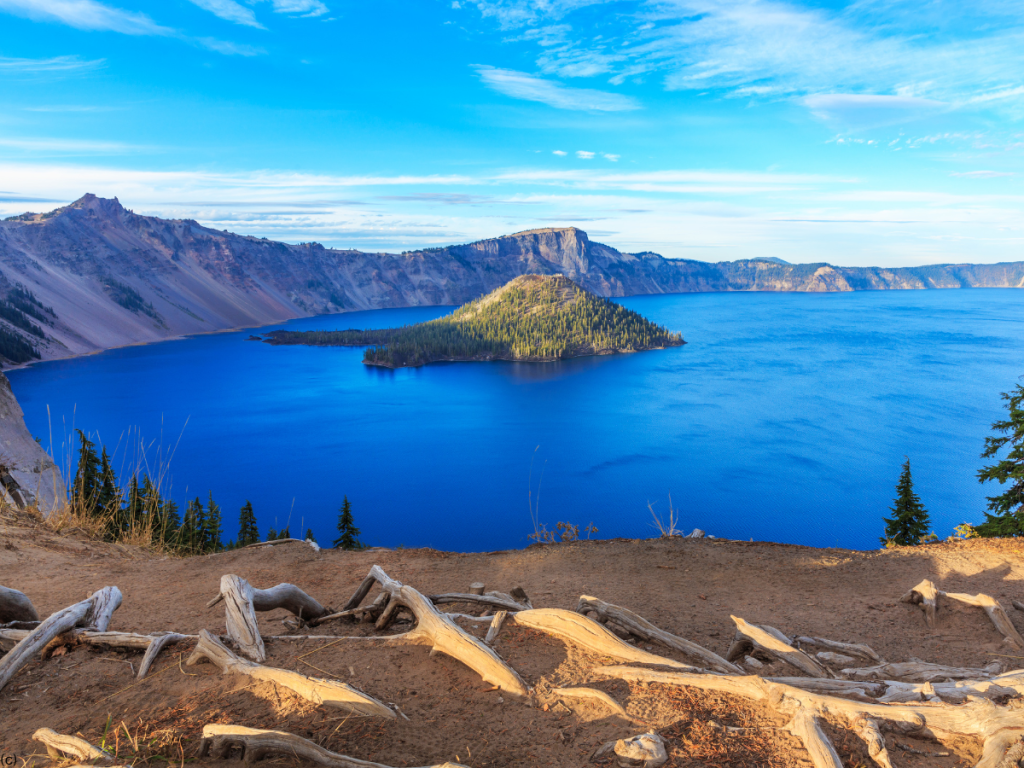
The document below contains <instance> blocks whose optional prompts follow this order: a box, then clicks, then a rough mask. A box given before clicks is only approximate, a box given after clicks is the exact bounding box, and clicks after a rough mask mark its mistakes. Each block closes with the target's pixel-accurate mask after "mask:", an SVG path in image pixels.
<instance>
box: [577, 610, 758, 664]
mask: <svg viewBox="0 0 1024 768" xmlns="http://www.w3.org/2000/svg"><path fill="white" fill-rule="evenodd" d="M588 611H592V612H594V613H596V614H597V615H598V617H599V618H601V619H604V621H602V622H601V623H602V624H604V623H605V621H614V622H615V623H616V624H618V625H619V626H620V627H622V628H623V629H625V630H627V631H628V632H631V633H632V634H634V635H636V636H637V637H640V638H643V639H644V640H648V641H650V642H653V643H660V644H661V645H665V646H668V647H669V648H673V649H675V650H677V651H679V652H680V653H682V654H685V655H686V656H689V657H690V658H693V659H697V660H698V663H699V664H701V666H704V667H707V668H708V669H713V670H715V671H717V672H724V673H725V674H728V675H742V674H743V670H742V669H740V668H739V667H737V666H736V665H735V664H733V663H731V662H729V661H726V660H725V659H723V658H722V657H721V656H719V655H718V654H717V653H713V652H711V651H709V650H708V649H707V648H704V647H702V646H700V645H697V644H696V643H693V642H690V641H689V640H686V639H685V638H682V637H679V636H677V635H673V634H672V633H670V632H666V631H665V630H663V629H659V628H658V627H656V626H654V625H653V624H651V622H649V621H647V619H645V618H643V617H642V616H639V615H637V614H635V613H633V612H632V611H630V610H627V609H626V608H621V607H619V606H617V605H612V604H611V603H606V602H604V600H599V599H598V598H596V597H590V596H589V595H581V596H580V601H579V603H578V604H577V605H576V612H577V613H582V614H586V613H587V612H588Z"/></svg>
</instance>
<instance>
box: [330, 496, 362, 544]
mask: <svg viewBox="0 0 1024 768" xmlns="http://www.w3.org/2000/svg"><path fill="white" fill-rule="evenodd" d="M358 536H359V529H358V528H356V523H355V520H354V519H353V517H352V503H351V502H350V501H349V500H348V496H345V500H344V501H343V502H342V504H341V509H340V510H339V511H338V538H336V539H335V540H334V548H335V549H362V548H363V544H362V542H360V541H359V539H358V538H357V537H358Z"/></svg>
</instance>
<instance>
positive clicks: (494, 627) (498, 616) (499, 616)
mask: <svg viewBox="0 0 1024 768" xmlns="http://www.w3.org/2000/svg"><path fill="white" fill-rule="evenodd" d="M507 617H508V611H498V612H497V613H495V614H494V618H492V619H491V626H489V627H488V628H487V636H486V637H484V643H486V644H487V645H494V641H495V640H497V639H498V633H499V632H501V626H502V624H504V623H505V619H506V618H507Z"/></svg>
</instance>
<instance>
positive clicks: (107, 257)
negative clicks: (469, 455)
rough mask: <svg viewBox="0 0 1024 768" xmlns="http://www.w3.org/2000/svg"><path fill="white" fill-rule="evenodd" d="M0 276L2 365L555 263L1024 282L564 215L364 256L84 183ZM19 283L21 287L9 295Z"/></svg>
mask: <svg viewBox="0 0 1024 768" xmlns="http://www.w3.org/2000/svg"><path fill="white" fill-rule="evenodd" d="M0 272H2V275H0V355H2V356H3V357H4V358H6V359H8V360H12V361H25V360H27V359H29V358H30V357H31V355H30V354H29V353H25V352H24V349H25V346H26V344H27V345H31V347H33V348H35V349H36V350H38V354H39V355H40V356H41V357H42V358H44V359H46V358H55V357H67V356H70V355H77V354H83V353H87V352H93V351H96V350H100V349H107V348H109V347H114V346H120V345H125V344H133V343H139V342H148V341H156V340H159V339H164V338H169V337H172V336H177V335H182V334H190V333H202V332H209V331H216V330H222V329H225V328H235V327H246V326H257V325H265V324H270V323H275V322H280V321H282V320H286V319H289V318H293V317H302V316H308V315H313V314H322V313H327V312H342V311H348V310H356V309H380V308H385V307H404V306H417V305H435V304H464V303H466V302H467V301H471V300H472V299H475V298H477V297H479V296H482V295H484V294H485V293H487V292H489V291H491V290H494V289H495V288H497V287H498V286H501V285H503V284H505V283H507V282H508V281H509V280H511V279H512V278H514V277H518V276H519V275H524V274H562V275H565V276H567V277H569V278H571V279H572V280H574V281H576V282H578V283H579V284H580V285H581V286H583V287H584V288H586V289H587V290H589V291H592V292H594V293H596V294H598V295H600V296H628V295H635V294H649V293H678V292H692V291H749V290H764V291H846V290H864V289H891V288H953V287H973V286H979V287H981V286H993V287H994V286H1000V287H1022V286H1024V263H1020V262H1015V263H1012V264H997V265H969V264H965V265H941V266H934V267H921V268H914V269H879V268H868V269H859V268H845V267H833V266H830V265H828V264H780V263H777V262H775V261H769V260H757V259H754V260H743V261H735V262H722V263H718V264H710V263H706V262H699V261H686V260H677V259H665V258H663V257H661V256H659V255H657V254H654V253H639V254H626V253H620V252H619V251H617V250H615V249H614V248H610V247H609V246H606V245H601V244H600V243H593V242H591V241H590V240H589V239H588V238H587V235H586V233H585V232H583V231H582V230H579V229H575V228H571V227H570V228H567V229H537V230H530V231H528V232H520V233H518V234H514V235H508V236H504V237H498V238H494V239H491V240H482V241H480V242H476V243H470V244H467V245H456V246H450V247H447V248H431V249H426V250H421V251H412V252H408V253H402V254H389V253H362V252H360V251H342V250H333V249H327V248H324V247H323V246H321V245H319V244H316V243H304V244H300V245H288V244H285V243H277V242H273V241H269V240H265V239H261V238H256V237H246V236H242V235H235V234H232V233H230V232H221V231H217V230H214V229H209V228H207V227H203V226H200V225H199V224H198V223H196V222H195V221H191V220H165V219H160V218H156V217H150V216H139V215H137V214H135V213H132V212H131V211H129V210H127V209H125V208H124V207H123V206H121V204H120V203H119V202H118V201H117V200H116V199H114V200H106V199H101V198H97V197H95V196H94V195H86V196H85V197H83V198H81V199H80V200H78V201H76V202H75V203H72V204H71V205H69V206H66V207H64V208H59V209H57V210H55V211H52V212H50V213H46V214H25V215H22V216H16V217H13V218H11V219H8V220H7V221H3V222H0ZM19 285H20V286H22V287H23V290H22V291H20V292H18V293H17V294H14V293H12V292H14V291H17V290H18V286H19ZM18 296H21V297H22V298H21V299H18V298H17V297H18ZM25 297H28V298H25ZM19 302H20V303H19ZM50 308H52V310H53V311H52V312H49V311H48V310H49V309H50ZM30 326H34V330H33V328H32V327H30ZM18 343H20V344H21V348H20V351H19V348H18Z"/></svg>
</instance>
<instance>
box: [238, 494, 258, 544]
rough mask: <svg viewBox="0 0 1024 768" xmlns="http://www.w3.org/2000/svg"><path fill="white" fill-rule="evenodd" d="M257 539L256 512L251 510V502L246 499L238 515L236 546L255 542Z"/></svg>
mask: <svg viewBox="0 0 1024 768" xmlns="http://www.w3.org/2000/svg"><path fill="white" fill-rule="evenodd" d="M259 540H260V532H259V529H258V528H257V527H256V514H255V513H254V512H253V511H252V502H251V501H249V500H248V499H246V500H245V504H243V505H242V509H241V512H240V513H239V516H238V546H240V547H244V546H246V545H248V544H256V543H257V542H258V541H259Z"/></svg>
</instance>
